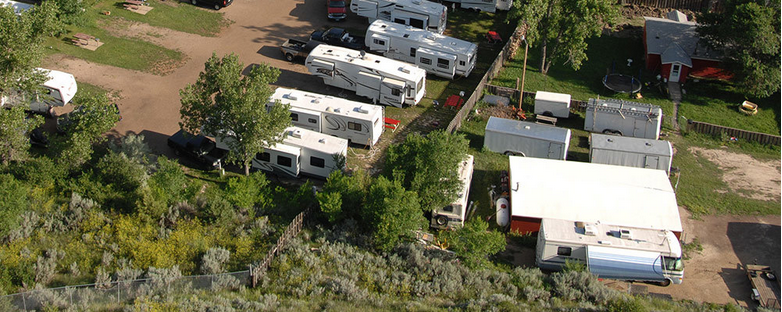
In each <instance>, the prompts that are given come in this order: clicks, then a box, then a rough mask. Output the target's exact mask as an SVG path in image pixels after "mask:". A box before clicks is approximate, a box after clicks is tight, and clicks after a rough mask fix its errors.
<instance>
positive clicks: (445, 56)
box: [415, 48, 456, 79]
mask: <svg viewBox="0 0 782 312" xmlns="http://www.w3.org/2000/svg"><path fill="white" fill-rule="evenodd" d="M416 54H417V55H418V56H417V57H416V62H415V64H416V65H418V67H421V68H423V69H424V70H426V71H427V72H430V73H432V74H435V75H436V76H440V77H444V78H448V79H453V76H454V75H455V74H456V55H454V54H449V53H443V52H439V51H434V50H430V49H427V48H420V49H418V51H416Z"/></svg>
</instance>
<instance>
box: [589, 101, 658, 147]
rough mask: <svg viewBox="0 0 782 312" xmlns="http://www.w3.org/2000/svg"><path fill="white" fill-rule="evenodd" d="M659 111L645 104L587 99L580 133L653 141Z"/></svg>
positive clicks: (656, 137)
mask: <svg viewBox="0 0 782 312" xmlns="http://www.w3.org/2000/svg"><path fill="white" fill-rule="evenodd" d="M662 117H663V110H662V109H661V108H660V107H659V106H657V105H652V104H646V103H636V102H630V101H623V100H616V99H589V102H588V103H587V108H586V113H585V118H584V130H586V131H590V132H599V133H604V134H615V135H624V136H631V137H636V138H647V139H653V140H657V139H658V138H659V137H660V126H661V125H662V120H663V118H662Z"/></svg>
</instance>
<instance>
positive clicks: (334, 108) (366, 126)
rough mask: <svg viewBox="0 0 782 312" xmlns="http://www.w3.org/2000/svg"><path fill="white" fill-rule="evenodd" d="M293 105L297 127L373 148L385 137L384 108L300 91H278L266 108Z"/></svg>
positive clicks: (293, 116) (292, 109) (293, 115)
mask: <svg viewBox="0 0 782 312" xmlns="http://www.w3.org/2000/svg"><path fill="white" fill-rule="evenodd" d="M276 101H280V102H281V103H283V104H289V105H290V111H291V119H292V120H291V121H292V123H293V125H294V126H296V127H300V128H304V129H309V130H312V131H317V132H320V133H325V134H330V135H333V136H336V137H339V138H343V139H346V140H348V143H358V144H363V145H367V146H373V145H375V143H377V141H378V140H379V139H380V135H381V134H382V133H383V129H384V123H383V107H382V106H378V105H372V104H365V103H359V102H354V101H349V100H346V99H342V98H338V97H333V96H328V95H322V94H317V93H311V92H304V91H300V90H293V89H286V88H277V90H276V91H275V92H274V95H272V96H271V98H269V103H268V104H267V106H271V105H274V104H275V103H276Z"/></svg>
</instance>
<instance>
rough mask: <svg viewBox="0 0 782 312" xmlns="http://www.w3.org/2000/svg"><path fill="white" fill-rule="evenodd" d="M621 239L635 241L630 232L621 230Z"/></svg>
mask: <svg viewBox="0 0 782 312" xmlns="http://www.w3.org/2000/svg"><path fill="white" fill-rule="evenodd" d="M619 238H622V239H633V234H632V233H630V230H626V229H619Z"/></svg>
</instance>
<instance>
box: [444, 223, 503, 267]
mask: <svg viewBox="0 0 782 312" xmlns="http://www.w3.org/2000/svg"><path fill="white" fill-rule="evenodd" d="M488 228H489V224H488V223H486V221H483V220H482V219H480V218H478V219H475V220H473V221H470V222H467V224H466V225H465V226H464V227H463V228H461V229H459V230H457V231H455V232H452V231H446V232H441V233H443V236H444V237H446V238H447V240H446V241H448V242H449V243H450V249H452V250H453V251H455V252H456V253H457V254H458V255H459V257H460V258H462V259H464V262H465V263H466V264H467V266H469V267H472V268H486V267H488V266H489V261H488V259H487V256H490V255H494V254H496V253H498V252H500V251H503V250H505V235H503V234H502V233H500V232H497V231H488Z"/></svg>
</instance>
